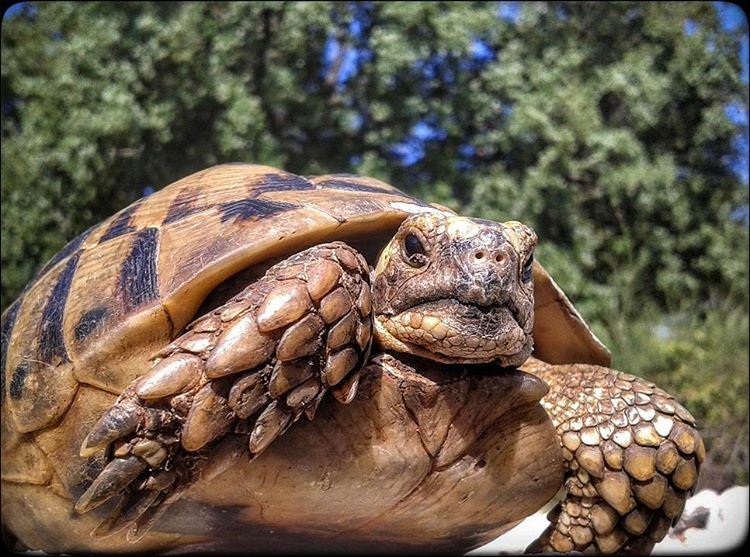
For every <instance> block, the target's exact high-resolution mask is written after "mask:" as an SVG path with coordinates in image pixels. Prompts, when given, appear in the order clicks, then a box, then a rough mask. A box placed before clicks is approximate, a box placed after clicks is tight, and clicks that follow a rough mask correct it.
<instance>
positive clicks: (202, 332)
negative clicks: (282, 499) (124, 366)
mask: <svg viewBox="0 0 750 557" xmlns="http://www.w3.org/2000/svg"><path fill="white" fill-rule="evenodd" d="M371 339H372V301H371V297H370V286H369V284H368V267H367V263H366V262H365V260H364V258H363V257H362V256H361V255H359V254H358V253H357V252H356V251H355V250H353V249H352V248H350V247H348V246H347V245H346V244H343V243H341V242H334V243H331V244H324V245H321V246H316V247H314V248H310V249H309V250H306V251H303V252H301V253H299V254H296V255H294V256H292V257H290V258H288V259H286V260H284V261H282V262H281V263H278V264H277V265H275V266H273V267H271V268H270V269H269V270H268V272H267V273H266V274H265V275H264V276H263V277H262V278H261V279H259V280H258V281H257V282H255V283H253V284H251V285H250V286H248V287H247V288H245V289H244V290H243V291H242V292H240V293H239V294H238V295H236V296H235V297H233V298H232V299H230V300H229V301H228V302H226V303H225V304H223V305H222V306H220V307H218V308H216V309H215V310H213V311H211V312H210V313H208V314H207V315H204V316H202V317H200V318H199V319H197V320H196V321H194V322H193V323H192V324H190V325H189V326H188V328H187V331H186V332H185V333H184V334H183V335H182V336H180V337H179V338H177V339H176V340H174V342H172V343H171V344H170V345H169V346H167V347H166V348H165V349H163V350H162V351H160V352H159V353H158V354H156V356H155V358H154V359H153V367H152V368H151V369H150V371H148V372H147V373H146V374H145V375H143V376H141V377H140V378H138V379H137V380H135V381H134V382H133V383H132V384H131V385H130V386H128V388H127V389H125V391H124V392H123V393H122V394H121V395H120V397H119V398H118V399H117V401H116V402H115V404H114V405H113V406H112V407H111V408H110V409H109V410H107V412H105V414H104V415H103V416H102V417H101V418H100V420H99V421H98V422H97V423H96V425H95V426H94V427H93V428H92V430H91V431H90V432H89V434H88V436H87V437H86V439H85V440H84V441H83V445H82V447H81V456H92V455H94V454H96V453H97V452H98V451H100V450H106V451H107V455H108V463H107V465H106V466H105V467H104V469H103V470H102V472H101V473H100V474H99V475H98V476H97V477H96V478H95V479H94V481H93V483H92V484H91V486H89V488H88V489H87V490H86V492H85V493H83V495H82V496H81V497H80V499H79V500H78V502H77V504H76V507H75V508H76V511H77V512H79V513H85V512H88V511H90V510H92V509H94V508H96V507H98V506H99V505H101V504H103V503H104V502H106V501H108V500H109V499H111V498H113V497H115V496H117V495H122V497H121V500H120V502H119V504H117V505H116V507H115V509H114V510H113V512H112V513H111V514H110V516H109V517H108V518H107V519H106V520H105V521H104V522H102V524H101V525H100V526H99V527H98V528H96V530H94V532H92V536H94V537H104V536H109V535H112V534H114V533H116V532H119V531H121V530H123V529H124V528H129V530H128V534H127V537H128V539H129V540H130V541H132V542H135V541H137V540H139V539H140V538H141V537H143V536H144V535H145V534H146V532H148V530H149V529H150V528H151V527H152V526H153V525H154V523H155V522H156V520H157V519H158V518H159V516H161V514H162V513H163V512H164V511H165V510H166V509H167V508H168V507H169V506H170V505H171V504H172V503H174V502H175V501H176V500H177V499H179V498H180V496H181V495H182V494H183V492H184V491H185V490H186V489H187V488H188V487H190V485H192V484H193V483H195V482H196V481H197V480H198V479H200V478H201V477H204V478H205V477H208V478H210V477H214V476H216V475H218V474H220V473H221V472H223V471H224V470H226V469H227V468H228V467H229V466H231V465H232V464H233V463H234V462H235V461H236V459H237V458H238V457H239V456H240V455H241V454H242V453H243V452H247V451H249V453H250V456H251V457H252V456H254V455H256V454H258V453H260V452H261V451H263V450H264V449H265V448H266V447H267V446H268V445H269V444H270V443H271V442H273V440H274V439H276V438H277V437H278V436H279V435H281V434H282V433H283V432H284V431H285V430H286V429H287V428H288V427H289V426H290V425H291V424H292V423H294V422H295V421H296V420H297V419H298V418H299V417H300V416H301V415H302V414H303V413H304V414H305V415H306V417H307V418H308V419H310V420H312V419H313V417H314V415H315V410H316V408H317V407H318V404H319V403H320V401H321V399H322V397H323V396H324V395H325V393H326V392H327V391H328V390H329V389H330V390H331V391H332V393H333V395H334V397H335V398H336V399H337V400H338V401H339V402H342V403H344V404H347V403H349V402H351V400H352V398H353V397H354V395H355V393H356V390H357V385H358V382H359V373H360V370H361V369H362V366H363V364H364V363H365V362H366V360H367V358H368V355H369V351H370V346H371V342H372V340H371Z"/></svg>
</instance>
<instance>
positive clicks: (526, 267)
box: [521, 253, 534, 282]
mask: <svg viewBox="0 0 750 557" xmlns="http://www.w3.org/2000/svg"><path fill="white" fill-rule="evenodd" d="M533 265H534V254H533V253H532V254H531V255H529V258H528V259H527V260H526V263H524V264H523V270H522V271H521V280H522V281H523V282H529V281H530V280H531V275H532V271H533Z"/></svg>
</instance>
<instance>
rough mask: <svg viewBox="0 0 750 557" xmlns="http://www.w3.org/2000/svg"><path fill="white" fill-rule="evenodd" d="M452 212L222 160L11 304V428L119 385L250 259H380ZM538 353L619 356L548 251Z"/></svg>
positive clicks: (570, 358) (88, 237)
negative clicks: (428, 215) (412, 221)
mask: <svg viewBox="0 0 750 557" xmlns="http://www.w3.org/2000/svg"><path fill="white" fill-rule="evenodd" d="M435 210H441V211H447V210H446V209H444V208H438V207H437V206H431V205H428V204H426V203H424V202H423V201H420V200H418V199H415V198H414V197H411V196H409V195H407V194H405V193H403V192H401V191H399V190H398V189H396V188H394V187H393V186H390V185H388V184H386V183H384V182H381V181H378V180H375V179H372V178H363V177H356V176H351V175H342V174H337V175H326V176H317V177H311V178H302V177H300V176H296V175H294V174H290V173H287V172H283V171H280V170H277V169H275V168H271V167H268V166H260V165H249V164H227V165H221V166H215V167H212V168H209V169H207V170H203V171H200V172H197V173H195V174H193V175H191V176H188V177H186V178H183V179H181V180H179V181H177V182H175V183H173V184H171V185H169V186H167V187H165V188H164V189H162V190H160V191H158V192H156V193H153V194H152V195H150V196H148V197H144V198H142V199H139V200H138V201H136V202H134V203H132V204H131V205H130V206H128V207H126V208H125V209H123V210H121V211H120V212H118V213H117V214H115V215H113V216H112V217H110V218H109V219H107V220H105V221H103V222H102V223H100V224H98V225H96V226H93V227H92V228H90V229H88V230H86V231H85V232H84V233H82V234H81V235H80V236H78V237H77V238H75V239H74V240H72V241H71V242H70V243H69V244H68V245H66V246H65V247H64V248H63V249H62V250H61V251H60V252H59V253H58V254H57V255H56V256H54V257H53V258H52V259H51V260H50V261H49V262H48V263H47V264H46V265H44V267H43V268H42V269H41V270H40V271H39V272H38V273H37V275H36V277H35V278H34V280H33V281H32V283H31V284H30V285H29V286H28V287H27V288H26V289H25V291H24V292H23V293H22V295H21V296H20V297H19V298H18V299H17V300H16V301H15V302H14V303H13V304H12V305H11V306H10V307H9V308H8V310H7V311H6V312H5V313H4V315H3V323H2V364H1V367H2V378H3V386H2V398H3V406H4V409H3V410H4V411H3V414H4V416H3V422H4V424H3V425H4V428H3V429H6V428H9V429H10V430H13V431H15V432H18V433H28V432H34V431H38V430H41V429H44V428H47V427H50V426H51V425H53V424H55V423H56V422H57V421H58V420H59V419H60V417H61V416H62V415H63V414H64V413H65V411H66V409H67V408H68V407H69V406H70V405H71V403H72V401H73V399H74V398H75V396H76V392H77V390H78V387H79V385H81V384H86V385H90V386H93V387H96V388H98V389H101V390H103V391H106V392H109V393H112V394H119V393H120V392H121V391H122V390H123V389H124V388H125V387H126V386H127V385H128V384H129V383H130V382H131V381H132V380H133V379H135V378H136V377H138V376H139V375H141V374H142V373H144V371H146V370H147V369H148V368H149V364H148V360H149V358H150V357H151V356H152V355H153V354H154V353H155V352H157V351H158V350H159V349H161V348H163V347H164V346H165V345H167V344H168V343H169V342H170V341H171V340H172V339H174V338H175V337H176V336H178V335H179V334H180V332H181V331H182V330H183V328H184V327H185V326H186V325H187V324H188V323H189V322H190V321H191V320H192V319H193V318H194V317H195V316H196V314H197V312H198V310H199V308H200V306H201V304H202V303H203V302H204V300H205V299H206V297H207V296H208V295H209V293H211V292H212V291H214V290H215V289H216V288H217V287H218V286H219V285H220V284H221V283H223V282H225V281H227V280H228V279H229V278H230V277H232V276H233V275H235V274H236V273H238V272H241V271H243V270H247V269H252V268H253V267H257V266H260V265H263V264H265V265H267V264H268V263H269V262H270V261H274V260H277V259H278V258H283V257H285V256H288V255H290V254H292V253H294V252H297V251H300V250H302V249H305V248H307V247H310V246H312V245H315V244H319V243H323V242H328V241H333V240H343V241H347V242H349V243H351V244H352V245H353V246H355V247H357V248H358V249H360V251H362V252H363V253H364V254H365V255H366V257H367V258H368V259H369V260H370V261H371V262H372V258H373V257H374V256H375V255H377V251H378V250H379V249H380V248H381V247H382V246H383V245H385V243H386V241H387V239H388V238H390V236H391V235H392V234H393V233H394V231H395V230H396V229H397V228H398V226H399V224H400V223H401V222H402V221H403V220H404V219H405V218H406V217H407V216H408V215H409V214H411V213H414V212H420V211H435ZM534 279H535V295H536V300H537V301H536V312H537V319H536V325H535V330H534V334H535V342H536V351H535V355H536V356H537V357H539V358H541V359H543V360H546V361H548V362H550V363H566V362H574V361H575V362H590V363H598V364H603V365H606V364H607V363H609V353H608V352H607V350H606V348H605V347H604V346H603V345H602V344H601V343H600V342H599V341H598V339H596V337H595V336H594V335H593V333H592V332H591V331H590V329H589V328H588V326H587V325H586V324H585V322H584V321H583V320H582V319H581V317H580V315H578V313H577V312H576V311H575V309H574V308H573V306H572V305H571V304H570V302H569V301H568V299H567V298H566V297H565V295H564V294H563V293H562V291H561V290H560V289H559V288H558V287H557V285H556V284H555V283H554V281H553V280H552V279H551V278H550V277H549V275H548V274H547V273H546V271H545V270H544V269H543V268H542V267H541V265H539V264H538V263H535V268H534Z"/></svg>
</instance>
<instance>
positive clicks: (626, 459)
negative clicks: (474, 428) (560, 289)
mask: <svg viewBox="0 0 750 557" xmlns="http://www.w3.org/2000/svg"><path fill="white" fill-rule="evenodd" d="M522 369H523V370H524V371H528V372H530V373H533V374H535V375H537V376H539V377H540V378H542V379H544V380H545V381H546V382H547V383H548V384H549V386H550V391H549V393H548V394H547V395H546V396H545V397H544V398H543V399H542V405H543V406H544V408H545V409H546V410H547V413H548V414H549V415H550V417H551V419H552V421H553V423H554V425H555V428H556V429H557V433H558V435H559V439H560V445H561V450H562V452H563V456H564V459H565V463H566V472H565V486H564V487H565V490H566V496H565V498H564V499H563V500H562V501H561V502H560V503H559V504H558V505H557V507H556V508H555V509H553V510H552V512H551V513H550V514H549V515H548V518H549V519H550V522H551V524H550V526H549V527H548V528H547V530H545V532H544V533H543V534H542V535H541V536H540V537H539V539H537V540H536V541H535V542H534V543H533V544H532V545H531V546H530V547H529V548H528V549H527V551H556V552H565V551H574V550H575V551H587V552H588V551H593V552H599V553H605V554H609V553H614V552H618V553H632V554H644V553H648V552H649V551H651V549H652V548H653V546H654V544H655V543H657V542H659V541H661V540H662V538H664V536H665V535H666V533H667V531H668V530H669V527H670V526H671V525H672V524H674V522H675V521H676V520H677V519H678V518H679V516H680V514H681V513H682V510H683V508H684V505H685V500H686V499H687V498H688V496H690V495H691V493H692V490H693V489H694V488H695V485H696V483H697V481H698V472H699V470H700V465H701V463H702V462H703V460H704V458H705V447H704V445H703V440H702V439H701V437H700V435H699V434H698V432H697V430H696V429H695V420H694V419H693V417H692V416H691V415H690V413H689V412H688V411H687V410H685V409H684V408H683V407H682V406H681V405H680V404H679V403H678V402H677V401H675V400H674V398H673V397H672V396H670V395H669V394H667V393H666V392H664V391H663V390H661V389H659V388H658V387H656V385H654V384H653V383H650V382H648V381H645V380H643V379H640V378H638V377H635V376H633V375H630V374H627V373H620V372H617V371H614V370H612V369H608V368H604V367H599V366H592V365H584V364H574V365H560V366H553V365H549V364H545V363H543V362H540V361H539V360H535V359H533V358H532V359H530V360H529V361H528V362H527V363H526V364H524V366H522Z"/></svg>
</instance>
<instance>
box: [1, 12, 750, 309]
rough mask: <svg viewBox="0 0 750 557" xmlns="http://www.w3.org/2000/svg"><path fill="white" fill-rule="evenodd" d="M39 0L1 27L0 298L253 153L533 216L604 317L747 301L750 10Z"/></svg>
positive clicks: (294, 167) (481, 211) (473, 210)
mask: <svg viewBox="0 0 750 557" xmlns="http://www.w3.org/2000/svg"><path fill="white" fill-rule="evenodd" d="M507 12H508V8H507V6H503V5H499V4H497V3H484V2H480V3H445V2H429V3H427V2H425V3H419V2H415V3H407V2H403V3H401V2H395V3H374V2H348V3H337V2H314V3H307V2H291V3H287V2H253V3H151V2H148V3H114V4H111V3H100V2H93V3H84V4H73V3H38V4H37V3H33V4H32V3H30V4H25V5H23V7H22V8H20V9H19V11H18V13H16V14H14V15H13V16H12V17H7V18H6V19H5V20H4V22H3V28H2V106H3V115H2V141H3V149H2V197H3V203H2V229H3V235H2V269H3V274H2V306H3V308H4V307H5V306H7V304H8V303H9V302H10V301H12V299H13V298H14V297H15V296H16V295H17V293H18V292H19V291H20V289H21V288H22V287H23V285H24V284H25V283H26V282H27V281H28V280H29V278H30V277H31V276H32V274H33V273H34V271H35V269H36V268H38V267H39V266H40V265H41V264H42V263H43V262H44V261H45V260H46V259H47V258H49V257H50V256H51V255H52V254H53V253H54V252H55V251H57V250H58V249H59V248H60V247H61V246H62V245H64V244H65V243H66V241H68V240H69V239H71V238H72V237H74V236H75V235H76V234H78V233H80V232H81V231H83V230H84V229H86V228H87V227H88V226H90V225H92V224H94V223H96V222H98V221H99V220H101V219H102V218H104V217H106V216H108V215H109V214H111V213H113V212H114V211H115V210H117V209H119V208H121V207H122V206H124V205H126V204H127V203H129V202H131V201H133V200H134V199H136V198H138V197H140V196H141V195H142V194H143V193H144V188H148V187H161V186H163V185H165V184H168V183H170V182H171V181H173V180H175V179H177V178H179V177H181V176H184V175H186V174H188V173H190V172H193V171H195V170H198V169H200V168H203V167H206V166H209V165H212V164H216V163H219V162H226V161H233V160H241V161H254V162H263V163H265V164H271V165H277V166H280V167H282V168H285V169H287V170H290V171H293V172H297V173H301V174H313V173H319V172H355V173H364V174H370V175H374V176H376V177H378V178H381V179H384V180H386V181H389V182H391V183H394V184H396V185H397V186H399V187H401V188H403V189H405V190H407V191H410V192H412V193H415V194H417V195H421V196H424V197H427V198H429V199H431V200H435V201H440V202H442V203H446V204H448V205H450V206H452V207H454V208H456V209H458V210H461V211H463V212H466V213H470V214H474V215H477V216H483V217H488V218H494V219H501V220H503V219H508V218H515V219H519V220H524V221H526V222H528V223H529V224H531V225H532V226H534V227H535V228H536V229H537V230H538V232H539V234H540V236H541V239H542V242H543V243H542V247H541V248H540V253H541V258H542V259H543V260H544V261H545V262H546V264H547V266H548V267H550V269H551V271H552V272H553V274H555V276H557V277H558V278H559V280H560V282H561V283H562V284H563V286H564V287H565V289H566V290H567V291H568V292H569V293H570V294H571V295H572V296H573V297H574V298H575V299H576V302H577V304H578V305H579V306H580V307H582V308H583V310H584V313H585V314H586V315H587V316H589V317H590V318H591V319H594V320H596V321H599V322H602V323H606V322H607V319H608V316H611V315H620V314H622V313H623V312H625V313H628V314H629V313H633V312H635V311H637V308H639V307H641V305H642V304H643V303H646V302H648V303H651V302H653V303H656V304H659V305H660V306H661V307H670V308H679V307H682V306H685V305H695V304H697V303H698V302H703V301H705V300H710V299H711V298H712V297H718V296H721V297H726V296H727V293H728V292H729V293H731V296H733V299H736V300H739V301H740V302H741V303H742V304H744V305H745V306H746V304H747V286H746V280H747V246H748V232H747V222H746V221H745V222H743V221H742V220H741V219H737V218H733V217H732V215H733V211H736V210H737V208H743V207H744V208H746V207H747V203H748V192H747V186H746V185H742V184H741V183H740V182H739V179H738V178H737V176H736V175H735V174H734V173H733V172H732V169H731V158H732V157H734V156H736V144H735V143H734V140H735V137H736V135H737V133H738V131H739V130H738V126H737V125H736V124H734V123H733V122H732V120H731V119H730V118H729V117H728V116H727V114H726V108H727V106H730V105H732V104H733V103H734V104H737V103H740V106H741V105H742V104H746V103H747V93H746V88H745V86H744V85H743V83H742V82H741V80H740V77H739V74H740V71H739V70H740V60H739V55H738V44H739V43H738V41H739V36H740V33H739V32H734V33H732V32H727V31H725V30H724V29H723V28H722V27H721V24H720V22H719V20H718V18H717V15H716V11H715V9H714V8H713V7H712V6H711V5H710V4H708V3H683V4H679V3H670V4H666V5H664V4H650V3H629V2H621V3H554V2H553V3H534V4H524V5H523V6H522V8H521V10H520V13H519V14H518V16H517V17H507V15H506V14H507Z"/></svg>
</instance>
